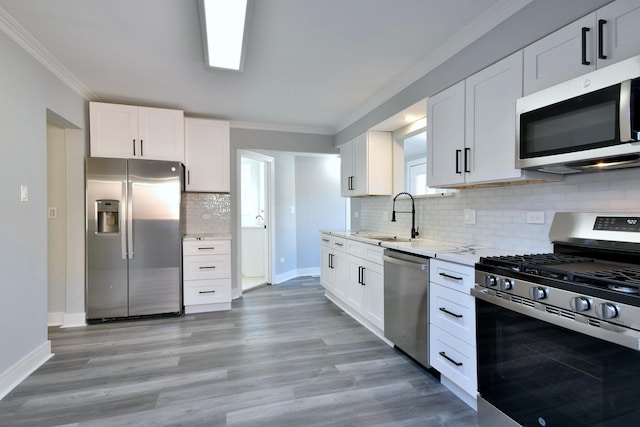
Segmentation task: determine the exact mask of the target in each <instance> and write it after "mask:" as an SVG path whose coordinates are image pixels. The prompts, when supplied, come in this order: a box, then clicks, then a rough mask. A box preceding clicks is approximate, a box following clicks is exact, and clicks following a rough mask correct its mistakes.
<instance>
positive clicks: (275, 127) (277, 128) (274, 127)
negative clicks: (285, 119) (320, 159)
mask: <svg viewBox="0 0 640 427" xmlns="http://www.w3.org/2000/svg"><path fill="white" fill-rule="evenodd" d="M229 123H230V126H231V127H232V128H235V129H251V130H266V131H271V132H291V133H306V134H314V135H331V136H333V135H334V134H335V131H334V130H333V129H329V128H325V127H317V126H298V125H282V124H271V123H256V122H236V121H231V122H229Z"/></svg>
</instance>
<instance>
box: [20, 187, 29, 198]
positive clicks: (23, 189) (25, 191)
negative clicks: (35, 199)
mask: <svg viewBox="0 0 640 427" xmlns="http://www.w3.org/2000/svg"><path fill="white" fill-rule="evenodd" d="M20 201H21V202H28V201H29V187H27V186H26V185H21V186H20Z"/></svg>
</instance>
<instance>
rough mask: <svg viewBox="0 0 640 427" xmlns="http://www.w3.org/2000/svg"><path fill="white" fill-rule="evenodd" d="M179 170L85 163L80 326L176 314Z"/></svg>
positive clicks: (174, 165) (148, 164)
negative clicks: (83, 308)
mask: <svg viewBox="0 0 640 427" xmlns="http://www.w3.org/2000/svg"><path fill="white" fill-rule="evenodd" d="M182 175H183V173H182V165H181V164H180V163H179V162H166V161H156V160H126V159H111V158H98V157H87V158H86V203H87V212H86V213H87V215H86V218H87V227H86V230H87V239H86V245H87V256H86V262H87V293H86V295H87V319H88V320H96V319H113V318H125V317H133V316H144V315H152V314H164V313H180V312H181V311H182V287H181V277H182V271H181V267H182V261H181V249H180V248H181V238H182V222H181V218H180V214H181V206H180V202H181V191H182Z"/></svg>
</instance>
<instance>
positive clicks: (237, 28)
mask: <svg viewBox="0 0 640 427" xmlns="http://www.w3.org/2000/svg"><path fill="white" fill-rule="evenodd" d="M246 15H247V0H200V22H201V26H202V41H203V44H204V52H205V60H206V62H207V64H208V65H209V66H210V67H215V68H226V69H230V70H237V71H240V70H241V69H242V62H243V55H242V52H243V49H242V47H243V44H244V35H245V22H246Z"/></svg>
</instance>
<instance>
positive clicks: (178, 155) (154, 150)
mask: <svg viewBox="0 0 640 427" xmlns="http://www.w3.org/2000/svg"><path fill="white" fill-rule="evenodd" d="M89 120H90V132H89V133H90V140H91V144H90V145H91V156H92V157H116V158H125V159H127V158H129V159H131V158H139V159H149V160H172V161H179V162H184V113H183V112H182V111H180V110H169V109H164V108H150V107H137V106H134V105H120V104H108V103H102V102H91V103H89Z"/></svg>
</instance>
